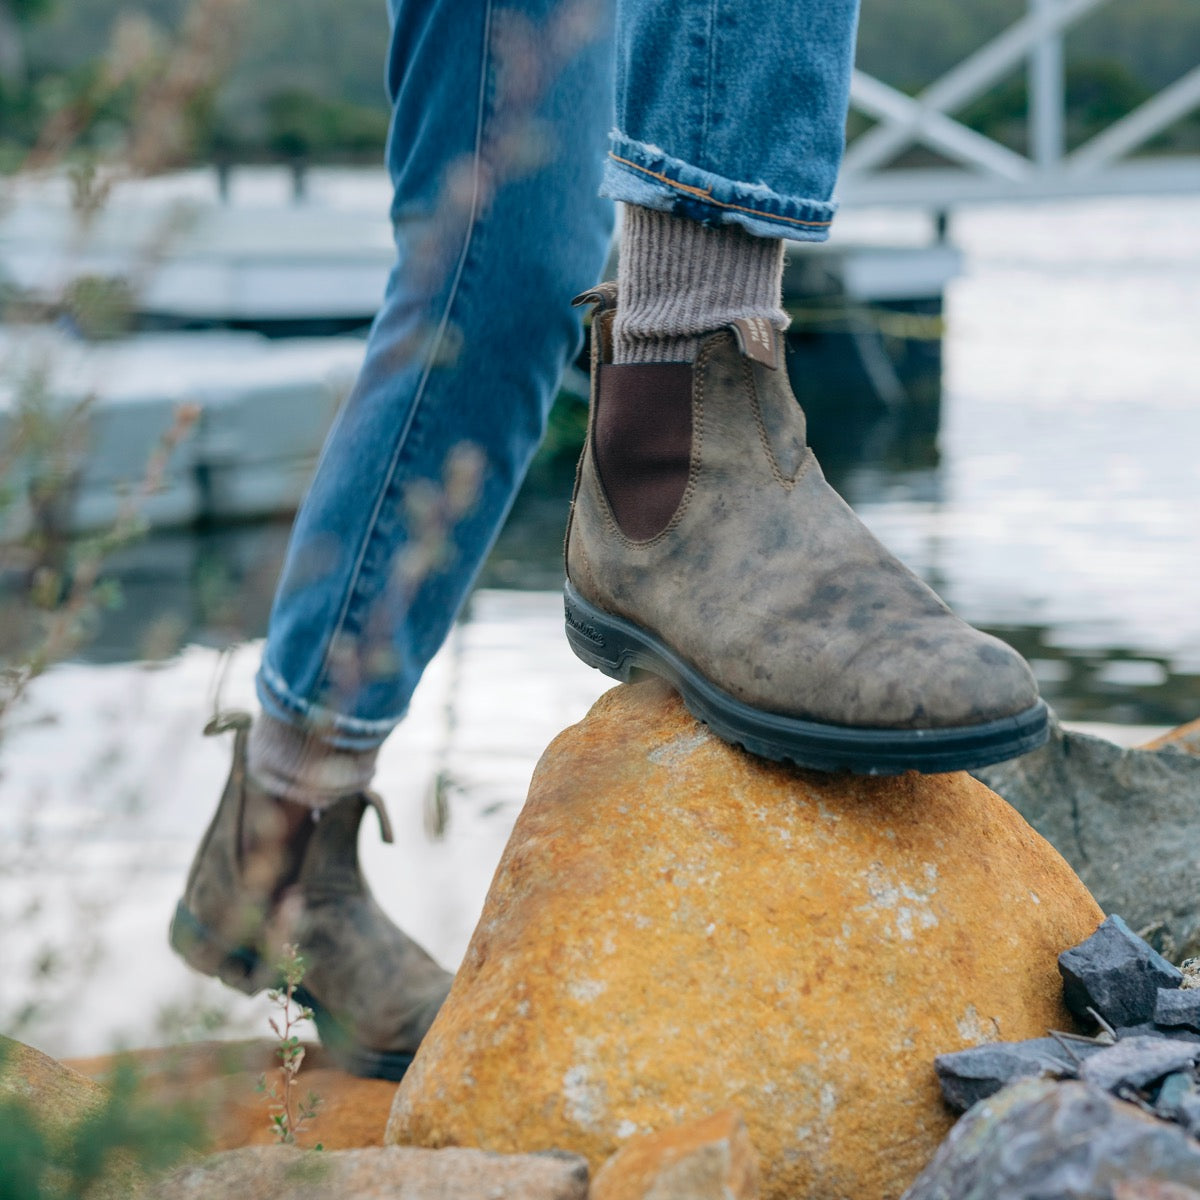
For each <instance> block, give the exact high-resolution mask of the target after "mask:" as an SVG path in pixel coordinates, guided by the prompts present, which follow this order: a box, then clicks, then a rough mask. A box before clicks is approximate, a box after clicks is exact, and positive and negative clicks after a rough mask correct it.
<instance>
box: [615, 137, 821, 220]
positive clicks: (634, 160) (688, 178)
mask: <svg viewBox="0 0 1200 1200" xmlns="http://www.w3.org/2000/svg"><path fill="white" fill-rule="evenodd" d="M609 143H610V145H609V152H608V161H607V162H606V163H605V164H604V179H603V181H602V183H601V185H600V194H601V195H602V196H608V197H609V198H610V199H612V200H621V201H623V202H624V203H626V204H640V205H641V206H642V207H643V208H654V209H658V210H659V211H661V212H669V213H674V214H675V215H676V216H680V217H688V218H689V219H691V220H693V221H700V222H701V223H702V224H705V225H740V226H741V227H742V228H743V229H745V230H746V231H747V232H748V233H753V234H755V235H756V236H758V237H770V238H790V239H791V240H792V241H797V242H823V241H825V240H826V239H827V238H828V237H829V226H830V225H831V224H833V215H834V213H835V212H836V211H837V205H836V204H834V203H833V202H832V201H829V200H805V199H799V198H796V197H792V196H781V195H779V193H778V192H774V191H772V190H771V189H770V188H769V187H766V186H765V185H763V184H760V183H739V182H737V181H735V180H732V179H725V178H723V177H722V176H720V175H713V174H712V173H711V172H709V171H703V170H701V169H700V168H699V167H693V166H691V165H690V164H688V163H685V162H682V161H681V160H680V159H677V158H672V157H671V156H670V155H668V154H665V153H663V151H662V150H659V149H658V148H657V147H656V146H650V145H647V144H646V143H645V142H635V141H633V139H631V138H627V137H625V135H624V134H622V133H620V132H619V131H617V130H613V132H612V133H611V134H609Z"/></svg>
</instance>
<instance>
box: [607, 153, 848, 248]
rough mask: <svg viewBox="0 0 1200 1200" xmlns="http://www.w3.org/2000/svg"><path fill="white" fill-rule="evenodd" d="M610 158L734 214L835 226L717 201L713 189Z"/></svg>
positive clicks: (615, 156) (808, 225)
mask: <svg viewBox="0 0 1200 1200" xmlns="http://www.w3.org/2000/svg"><path fill="white" fill-rule="evenodd" d="M608 157H609V158H611V159H612V160H613V162H616V163H620V164H621V166H623V167H629V168H630V170H633V171H639V172H641V174H643V175H647V176H649V177H650V178H651V179H655V180H657V181H658V182H659V183H665V184H666V185H667V186H668V187H672V188H675V189H676V191H680V192H686V193H687V194H688V195H691V196H695V197H696V198H697V199H699V200H703V201H704V202H705V203H706V204H711V205H713V206H714V207H715V208H728V209H732V210H733V211H734V212H744V213H749V214H750V215H751V216H753V217H762V218H764V219H765V220H768V221H786V222H787V223H788V224H789V225H802V226H804V227H805V228H806V229H827V228H828V227H829V226H830V225H832V224H833V220H832V218H831V219H830V220H828V221H802V220H800V218H799V217H787V216H784V215H783V214H782V213H775V212H771V211H770V210H769V209H763V208H748V207H746V206H745V205H742V204H731V203H729V202H728V201H727V200H718V199H716V198H715V197H714V196H713V194H712V188H702V187H696V186H695V185H694V184H690V183H680V182H679V180H677V179H672V178H671V177H670V176H669V175H664V174H662V172H661V171H652V170H650V168H649V167H643V166H642V165H641V163H635V162H634V161H633V160H632V159H629V158H622V157H621V156H620V155H619V154H615V153H614V152H613V151H612V150H610V151H609V152H608Z"/></svg>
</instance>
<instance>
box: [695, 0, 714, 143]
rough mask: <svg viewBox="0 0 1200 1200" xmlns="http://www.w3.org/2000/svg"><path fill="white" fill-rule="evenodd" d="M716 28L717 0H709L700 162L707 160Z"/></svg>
mask: <svg viewBox="0 0 1200 1200" xmlns="http://www.w3.org/2000/svg"><path fill="white" fill-rule="evenodd" d="M716 30H717V0H710V3H709V6H708V29H707V30H706V33H707V35H708V45H707V47H706V50H707V58H708V62H707V63H706V64H705V74H704V78H705V79H706V80H707V81H708V83H707V86H706V87H705V89H704V120H703V121H701V123H700V154H699V159H700V161H701V162H707V161H708V135H709V133H710V132H711V130H712V87H713V84H712V81H713V80H714V79H715V78H716V74H715V71H716V62H715V61H714V59H715V57H716V41H717V37H716Z"/></svg>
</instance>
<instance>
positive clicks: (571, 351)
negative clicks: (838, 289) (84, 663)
mask: <svg viewBox="0 0 1200 1200" xmlns="http://www.w3.org/2000/svg"><path fill="white" fill-rule="evenodd" d="M389 10H390V16H391V20H392V37H391V46H390V52H389V58H388V70H387V81H388V90H389V95H390V97H391V100H392V105H393V117H392V125H391V132H390V135H389V140H388V150H387V160H388V168H389V171H390V174H391V179H392V183H393V185H394V189H395V199H394V203H393V206H392V218H393V222H394V226H395V234H396V246H397V251H398V256H397V265H396V267H395V269H394V270H393V272H392V274H391V278H390V280H389V283H388V286H387V290H386V294H385V297H384V301H383V307H382V309H381V310H380V313H379V315H378V317H377V318H376V320H375V322H374V325H373V326H372V329H371V333H370V337H369V339H368V342H367V350H366V358H365V361H364V364H363V368H362V372H361V374H360V376H359V378H358V381H357V383H356V385H355V387H354V389H353V391H352V392H351V394H350V396H349V397H348V398H347V400H346V402H345V404H344V405H343V406H342V409H341V411H340V413H339V415H338V418H337V420H336V422H335V423H334V426H333V428H332V430H331V431H330V434H329V437H328V440H327V442H326V444H325V448H324V451H323V452H322V455H321V460H320V462H319V464H318V467H317V471H316V475H315V477H314V479H313V482H312V485H311V488H310V490H309V493H308V495H307V497H306V499H305V501H304V503H303V505H302V506H301V508H300V511H299V513H298V514H297V516H296V522H295V526H294V528H293V531H292V538H291V543H290V545H289V548H288V554H287V559H286V562H285V564H284V569H283V574H282V576H281V579H280V583H279V588H278V591H277V594H276V598H275V604H274V608H273V610H272V614H271V621H270V627H269V632H268V637H267V645H266V650H265V652H264V655H263V660H262V666H261V668H260V671H259V675H258V681H257V682H258V695H259V700H260V702H261V704H262V705H263V708H264V709H265V711H267V712H268V713H270V714H271V715H272V716H274V717H275V718H277V719H279V720H282V721H285V722H289V723H291V724H294V725H297V726H304V727H307V728H310V729H312V730H314V731H315V732H317V733H318V734H319V736H320V737H321V738H322V739H323V740H325V741H326V742H328V743H329V744H330V745H333V746H338V747H341V748H344V749H347V750H369V749H372V748H374V747H376V746H377V745H379V743H380V742H382V741H383V740H384V738H385V737H386V736H387V734H388V732H389V731H390V730H391V729H392V727H393V726H394V725H395V724H396V723H397V722H398V721H399V720H400V719H401V717H403V715H404V713H405V710H406V709H407V707H408V703H409V700H410V698H411V696H412V693H413V690H414V688H415V687H416V685H417V682H418V681H419V679H420V677H421V673H422V671H423V670H424V668H425V666H426V664H427V663H428V662H429V660H430V658H432V657H433V655H434V653H436V651H437V649H438V647H439V646H440V645H441V643H442V641H443V639H444V638H445V636H446V633H447V631H448V630H449V628H450V625H451V624H452V622H453V620H454V618H455V616H456V614H457V613H458V610H459V608H460V607H461V605H462V603H463V601H464V600H465V598H466V596H467V593H468V591H469V589H470V587H471V584H472V582H473V580H474V578H475V575H476V573H477V571H478V569H479V567H480V565H481V564H482V562H483V560H484V558H485V557H486V555H487V552H488V550H489V549H490V547H491V545H492V543H493V541H494V540H495V537H496V535H497V533H498V532H499V529H500V527H501V525H502V524H503V521H504V518H505V516H506V515H507V513H508V510H509V507H510V505H511V503H512V500H513V498H514V497H515V495H516V492H517V489H518V488H519V486H520V484H521V480H522V478H523V477H524V473H525V470H526V468H527V467H528V464H529V461H530V459H531V458H532V456H533V453H534V450H535V449H536V448H537V445H538V442H539V441H540V439H541V436H542V433H543V430H544V427H545V421H546V415H547V413H548V411H549V408H550V405H551V403H552V402H553V399H554V396H555V393H556V391H557V387H558V381H559V378H560V376H561V374H562V371H563V368H564V366H565V365H566V364H567V363H568V362H569V361H570V360H571V359H572V358H573V357H574V356H575V355H576V354H577V353H578V351H579V348H580V345H581V341H582V329H581V325H580V320H579V316H578V314H577V313H576V312H575V310H573V309H572V308H571V305H570V301H571V298H572V296H574V295H575V294H576V293H578V292H581V291H584V290H586V289H587V288H589V287H591V286H592V285H593V284H594V283H595V282H596V280H597V278H598V277H599V275H600V272H601V270H602V268H603V265H604V261H605V257H606V255H607V252H608V246H609V241H610V237H611V233H612V226H613V206H612V204H611V201H612V200H620V201H625V202H627V203H633V204H640V205H644V206H646V207H650V208H655V209H661V210H665V211H670V212H675V213H677V214H679V215H682V216H685V217H689V218H692V219H696V220H701V221H704V222H707V223H712V224H720V223H735V224H739V225H742V226H744V227H745V228H746V229H748V230H749V231H750V232H752V233H755V234H759V235H762V236H766V237H788V238H794V239H798V240H803V241H821V240H823V239H824V238H825V237H826V235H827V230H828V226H829V223H830V220H831V219H832V216H833V205H832V204H831V203H830V196H831V194H832V192H833V186H834V183H835V180H836V177H837V169H838V165H839V162H840V159H841V152H842V143H843V127H844V122H845V114H846V104H847V95H848V88H849V75H850V66H851V61H852V56H853V40H854V30H855V22H856V16H857V0H679V3H675V4H665V3H662V2H661V0H620V3H619V4H618V14H617V21H616V24H617V27H618V32H617V34H616V36H615V38H614V36H613V30H612V28H611V18H610V12H609V10H608V8H607V6H606V5H605V4H604V3H603V0H509V3H507V4H506V5H504V6H503V7H501V6H500V5H498V4H494V3H493V2H492V0H477V2H476V3H473V4H468V3H463V2H460V0H455V2H451V0H389ZM614 46H615V53H614ZM614 67H615V83H614ZM614 94H615V126H614V103H613V97H614ZM610 130H611V132H610ZM606 135H607V138H608V145H607V153H606V145H605V139H606ZM601 192H602V194H601Z"/></svg>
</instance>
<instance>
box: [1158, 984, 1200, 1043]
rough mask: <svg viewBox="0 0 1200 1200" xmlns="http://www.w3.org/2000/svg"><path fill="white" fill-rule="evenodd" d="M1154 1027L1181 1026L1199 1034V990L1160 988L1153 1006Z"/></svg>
mask: <svg viewBox="0 0 1200 1200" xmlns="http://www.w3.org/2000/svg"><path fill="white" fill-rule="evenodd" d="M1154 1023H1155V1025H1165V1026H1167V1027H1168V1028H1171V1027H1173V1026H1178V1025H1182V1026H1183V1027H1185V1028H1187V1029H1190V1030H1192V1031H1193V1032H1200V988H1188V989H1187V990H1186V991H1182V990H1180V989H1179V988H1160V989H1159V992H1158V1000H1157V1001H1156V1002H1155V1005H1154Z"/></svg>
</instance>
